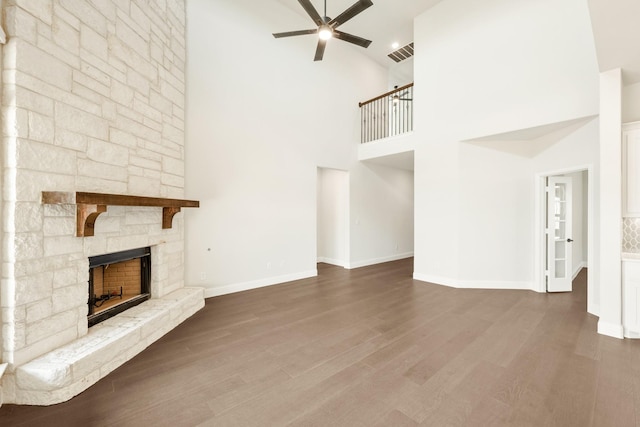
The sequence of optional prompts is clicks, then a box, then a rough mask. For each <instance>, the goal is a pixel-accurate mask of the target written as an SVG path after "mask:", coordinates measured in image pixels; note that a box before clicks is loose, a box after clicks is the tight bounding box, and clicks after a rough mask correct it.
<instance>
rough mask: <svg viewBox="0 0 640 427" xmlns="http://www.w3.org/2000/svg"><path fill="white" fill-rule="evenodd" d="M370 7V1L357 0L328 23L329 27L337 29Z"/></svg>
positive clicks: (371, 4) (371, 3)
mask: <svg viewBox="0 0 640 427" xmlns="http://www.w3.org/2000/svg"><path fill="white" fill-rule="evenodd" d="M299 1H300V3H302V0H299ZM370 6H373V2H372V1H371V0H358V2H356V3H355V4H354V5H353V6H351V7H350V8H349V9H347V10H345V11H344V12H342V13H341V14H340V15H338V16H336V17H335V18H333V19H332V20H331V21H329V25H331V26H332V27H333V28H338V27H339V26H340V25H342V24H344V23H345V22H347V21H348V20H349V19H351V18H353V17H354V16H356V15H357V14H359V13H360V12H362V11H363V10H365V9H366V8H368V7H370Z"/></svg>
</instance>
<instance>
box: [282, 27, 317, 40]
mask: <svg viewBox="0 0 640 427" xmlns="http://www.w3.org/2000/svg"><path fill="white" fill-rule="evenodd" d="M317 33H318V29H317V28H315V29H313V30H300V31H287V32H286V33H273V37H275V38H277V39H279V38H280V37H292V36H304V35H306V34H317Z"/></svg>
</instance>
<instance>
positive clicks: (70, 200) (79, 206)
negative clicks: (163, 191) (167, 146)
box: [42, 191, 200, 237]
mask: <svg viewBox="0 0 640 427" xmlns="http://www.w3.org/2000/svg"><path fill="white" fill-rule="evenodd" d="M42 203H43V204H48V205H67V204H70V205H76V236H78V237H88V236H93V232H94V226H95V223H96V219H97V218H98V216H99V215H100V214H101V213H103V212H106V211H107V206H109V205H111V206H157V207H161V208H162V228H171V225H172V222H173V216H174V215H175V214H177V213H178V212H180V209H181V208H197V207H200V202H199V201H197V200H181V199H165V198H158V197H142V196H125V195H123V194H103V193H83V192H79V191H78V192H63V191H43V192H42Z"/></svg>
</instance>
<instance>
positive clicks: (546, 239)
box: [535, 166, 597, 314]
mask: <svg viewBox="0 0 640 427" xmlns="http://www.w3.org/2000/svg"><path fill="white" fill-rule="evenodd" d="M592 173H593V170H592V167H591V166H585V167H578V168H575V169H567V170H558V171H553V172H548V173H543V174H538V175H536V187H537V188H536V216H537V220H536V236H537V238H536V242H537V246H538V250H537V251H536V257H535V265H536V282H537V288H538V291H539V292H553V291H571V287H570V286H571V282H572V281H573V279H575V277H576V276H577V275H578V273H579V272H580V271H581V270H582V269H583V268H585V267H588V266H590V265H593V264H594V263H593V258H594V250H593V248H594V236H595V233H594V215H593V188H592V187H593V186H592V185H591V183H592V182H593V175H592ZM547 189H548V190H547ZM569 189H570V190H569ZM557 192H559V193H558V194H556V193H557ZM563 197H565V198H566V201H565V202H564V203H563V202H560V200H561V199H562V198H563ZM564 204H566V206H562V205H564ZM567 208H568V209H567ZM563 215H564V216H563ZM566 226H568V227H569V228H568V229H563V227H566ZM592 270H593V269H588V270H587V311H589V312H590V313H593V314H597V313H594V311H595V310H594V307H595V305H594V303H593V300H594V296H595V293H594V292H592V289H593V284H594V280H595V279H594V277H595V276H594V272H593V271H592ZM567 283H568V288H567Z"/></svg>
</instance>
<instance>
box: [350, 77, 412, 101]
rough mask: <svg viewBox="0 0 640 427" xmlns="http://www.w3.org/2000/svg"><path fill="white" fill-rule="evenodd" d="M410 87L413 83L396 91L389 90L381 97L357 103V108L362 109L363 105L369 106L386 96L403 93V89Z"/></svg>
mask: <svg viewBox="0 0 640 427" xmlns="http://www.w3.org/2000/svg"><path fill="white" fill-rule="evenodd" d="M410 87H413V83H409V84H408V85H404V86H402V87H399V88H397V89H394V90H390V91H389V92H387V93H383V94H382V95H380V96H376V97H375V98H371V99H370V100H368V101H364V102H359V103H358V106H359V107H362V106H363V105H367V104H371V103H372V102H374V101H377V100H378V99H382V98H384V97H386V96H389V95H393V94H394V93H396V92H400V91H403V90H405V89H409V88H410Z"/></svg>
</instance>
